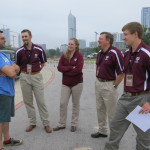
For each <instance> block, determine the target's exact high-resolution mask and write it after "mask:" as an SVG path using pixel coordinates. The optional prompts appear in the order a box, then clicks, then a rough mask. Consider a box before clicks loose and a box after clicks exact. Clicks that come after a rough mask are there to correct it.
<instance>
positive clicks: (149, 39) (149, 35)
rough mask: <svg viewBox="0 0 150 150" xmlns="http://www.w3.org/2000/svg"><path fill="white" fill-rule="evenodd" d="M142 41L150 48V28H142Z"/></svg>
mask: <svg viewBox="0 0 150 150" xmlns="http://www.w3.org/2000/svg"><path fill="white" fill-rule="evenodd" d="M142 40H143V41H144V43H145V44H147V45H149V46H150V28H144V35H143V38H142Z"/></svg>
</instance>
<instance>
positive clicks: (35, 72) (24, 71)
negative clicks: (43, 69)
mask: <svg viewBox="0 0 150 150" xmlns="http://www.w3.org/2000/svg"><path fill="white" fill-rule="evenodd" d="M21 72H22V73H25V74H32V75H34V74H38V73H40V71H37V72H26V71H21Z"/></svg>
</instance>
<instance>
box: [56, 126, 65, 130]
mask: <svg viewBox="0 0 150 150" xmlns="http://www.w3.org/2000/svg"><path fill="white" fill-rule="evenodd" d="M65 128H66V127H59V126H57V127H56V128H53V131H59V130H62V129H65Z"/></svg>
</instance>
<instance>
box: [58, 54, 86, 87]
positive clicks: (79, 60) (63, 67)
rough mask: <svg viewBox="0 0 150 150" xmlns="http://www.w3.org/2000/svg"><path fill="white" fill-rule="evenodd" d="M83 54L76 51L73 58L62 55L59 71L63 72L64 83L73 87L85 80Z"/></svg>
mask: <svg viewBox="0 0 150 150" xmlns="http://www.w3.org/2000/svg"><path fill="white" fill-rule="evenodd" d="M83 64H84V61H83V56H82V54H81V53H80V52H75V53H74V55H73V57H72V58H71V60H70V61H69V60H67V59H66V58H65V57H64V55H62V56H61V58H60V60H59V63H58V67H57V68H58V71H60V72H62V84H64V85H67V86H70V87H73V86H75V85H77V84H78V83H81V82H83V73H82V68H83Z"/></svg>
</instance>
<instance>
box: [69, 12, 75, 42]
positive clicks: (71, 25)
mask: <svg viewBox="0 0 150 150" xmlns="http://www.w3.org/2000/svg"><path fill="white" fill-rule="evenodd" d="M71 38H76V17H75V16H73V15H72V14H71V11H70V13H69V16H68V40H69V39H71Z"/></svg>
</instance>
